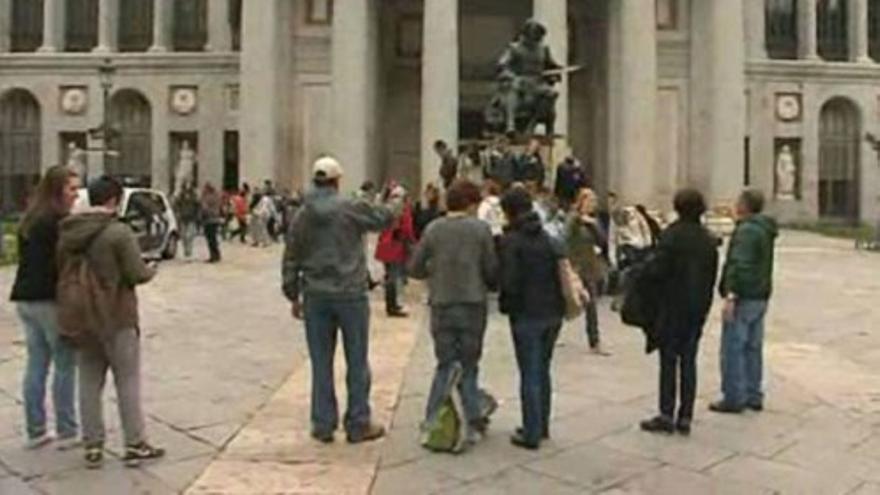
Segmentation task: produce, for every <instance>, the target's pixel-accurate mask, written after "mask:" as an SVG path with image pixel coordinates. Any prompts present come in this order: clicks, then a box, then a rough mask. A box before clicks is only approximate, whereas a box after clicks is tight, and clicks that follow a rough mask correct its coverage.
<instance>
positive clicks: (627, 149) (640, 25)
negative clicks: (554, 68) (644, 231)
mask: <svg viewBox="0 0 880 495" xmlns="http://www.w3.org/2000/svg"><path fill="white" fill-rule="evenodd" d="M725 1H726V0H725ZM615 3H616V5H614V6H612V7H611V8H612V15H616V16H617V19H616V21H617V22H619V31H618V32H619V38H618V40H617V43H618V46H619V50H620V56H619V57H617V58H616V60H612V62H611V63H613V64H619V67H618V69H617V75H618V78H619V80H618V81H617V82H616V83H617V88H618V89H617V91H618V94H619V97H618V98H616V99H615V100H616V101H617V103H618V105H619V108H618V119H617V124H616V127H617V129H616V130H617V133H618V139H617V153H616V155H617V159H618V162H617V163H615V164H614V166H615V168H616V169H617V170H615V171H614V172H613V174H612V177H613V179H612V184H613V186H612V188H613V189H614V190H616V191H617V192H618V194H620V196H621V199H622V200H623V201H624V202H625V203H627V204H632V203H644V204H645V205H646V206H649V207H652V206H660V205H654V204H653V203H654V200H655V194H654V193H655V191H654V155H655V153H656V150H655V136H654V134H655V127H656V112H657V20H656V13H655V10H654V0H626V1H623V2H615ZM612 91H613V89H612Z"/></svg>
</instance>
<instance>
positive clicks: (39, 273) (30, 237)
mask: <svg viewBox="0 0 880 495" xmlns="http://www.w3.org/2000/svg"><path fill="white" fill-rule="evenodd" d="M60 221H61V217H60V216H59V215H56V214H46V215H43V216H42V217H40V218H37V219H35V220H34V222H33V223H32V224H31V225H30V227H29V229H28V232H19V234H18V257H19V260H18V271H16V273H15V282H14V283H13V285H12V296H11V297H10V299H11V300H12V301H16V302H38V301H54V300H55V286H56V285H57V284H58V264H57V262H56V256H55V253H56V249H57V247H58V224H59V222H60Z"/></svg>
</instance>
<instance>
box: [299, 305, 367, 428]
mask: <svg viewBox="0 0 880 495" xmlns="http://www.w3.org/2000/svg"><path fill="white" fill-rule="evenodd" d="M305 324H306V340H307V342H308V346H309V356H310V357H311V362H312V428H313V429H314V430H315V431H316V432H320V433H326V432H332V431H335V430H336V428H337V426H338V424H339V408H338V406H337V402H336V386H335V379H334V376H333V358H334V356H335V354H336V337H337V335H338V333H339V331H340V330H341V332H342V346H343V349H344V351H345V361H346V367H347V369H346V376H345V380H346V386H347V388H348V411H347V412H346V413H345V419H344V421H345V429H346V431H348V432H349V433H356V432H359V431H360V430H361V429H363V428H366V427H367V426H368V425H369V424H370V363H369V330H370V305H369V301H368V300H367V297H366V296H358V297H355V298H352V299H331V298H324V297H317V296H308V295H307V296H306V298H305Z"/></svg>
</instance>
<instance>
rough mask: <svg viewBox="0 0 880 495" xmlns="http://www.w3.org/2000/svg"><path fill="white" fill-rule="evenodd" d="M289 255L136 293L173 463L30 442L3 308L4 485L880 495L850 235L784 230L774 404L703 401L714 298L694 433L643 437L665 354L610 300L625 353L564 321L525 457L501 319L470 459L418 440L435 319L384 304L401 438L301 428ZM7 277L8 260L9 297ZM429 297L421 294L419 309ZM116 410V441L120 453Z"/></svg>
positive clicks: (157, 410)
mask: <svg viewBox="0 0 880 495" xmlns="http://www.w3.org/2000/svg"><path fill="white" fill-rule="evenodd" d="M279 256H280V249H279V248H272V249H267V250H253V249H250V248H242V247H239V246H238V245H236V246H234V247H229V249H227V253H226V260H225V262H224V264H222V265H219V266H208V265H204V264H202V263H183V262H173V263H169V264H165V265H163V266H162V272H161V275H160V277H159V278H157V280H156V281H155V283H154V284H151V285H150V286H147V287H145V288H144V290H142V291H141V303H142V308H143V311H142V313H143V324H144V325H143V326H144V347H145V348H144V362H145V365H144V376H145V394H146V397H145V409H146V411H147V413H148V415H149V418H150V429H151V432H152V436H153V438H155V440H156V442H157V443H161V444H163V445H164V446H166V447H167V448H168V449H169V457H168V458H167V459H165V460H163V461H161V462H158V463H154V464H152V465H149V466H147V467H145V468H143V469H140V470H127V469H124V468H123V467H121V465H120V463H118V462H115V459H113V458H111V459H109V460H108V462H107V463H106V465H105V467H104V469H103V470H101V471H86V470H84V469H83V468H82V464H81V459H80V453H79V452H66V453H59V452H55V451H53V450H51V449H46V450H43V451H39V452H28V451H24V450H23V449H22V448H21V444H22V439H21V429H22V413H21V406H20V397H21V395H20V390H19V389H20V386H19V382H20V376H21V369H22V366H23V353H24V349H23V346H22V342H21V336H20V330H19V328H18V325H17V322H16V320H15V318H14V315H13V313H12V311H11V307H10V306H9V305H8V304H4V305H2V306H0V494H2V495H7V494H10V495H18V494H32V493H36V494H50V493H52V494H54V493H59V494H64V495H78V494H105V493H106V494H128V493H132V494H163V495H164V494H172V493H181V492H187V493H190V494H199V495H202V494H215V493H217V494H225V493H228V494H263V493H272V494H294V493H302V494H311V493H327V494H340V493H353V494H366V493H374V494H377V495H384V494H399V493H400V494H404V493H405V494H423V493H440V494H495V493H499V494H504V495H514V494H520V493H521V494H534V493H541V494H557V493H558V494H581V493H603V494H615V495H617V494H620V495H623V494H627V495H635V494H772V493H779V494H786V495H788V494H794V495H801V494H840V495H844V494H857V495H864V494H875V493H876V494H880V335H878V334H877V333H876V331H875V329H876V326H877V322H878V316H877V315H878V310H877V308H876V306H877V304H878V298H877V295H878V294H880V279H878V278H877V273H880V256H876V255H870V254H864V253H858V252H855V251H853V250H852V245H851V243H849V242H846V241H838V240H832V239H826V238H821V237H817V236H814V235H810V234H803V233H793V232H786V233H785V234H784V235H783V238H782V240H781V242H780V248H779V252H778V268H777V277H776V282H777V296H776V298H775V299H774V301H773V304H772V309H771V314H770V316H769V319H768V330H767V334H768V335H767V345H766V367H767V371H768V377H767V392H768V397H767V403H766V407H767V409H766V410H765V412H763V413H761V414H755V413H749V414H745V415H743V416H734V417H731V416H718V415H714V414H711V413H709V412H707V411H706V405H707V403H708V401H709V400H711V399H713V398H715V393H716V392H717V390H718V371H717V370H718V362H717V349H718V334H719V321H718V311H717V310H716V311H714V312H713V319H712V321H711V322H710V323H709V325H708V326H707V329H706V337H705V339H704V343H703V346H702V352H701V356H700V372H701V376H700V398H699V401H698V405H697V417H696V423H695V425H694V433H693V435H692V436H691V437H690V438H682V437H657V436H653V435H649V434H645V433H642V432H640V431H638V428H637V422H638V420H640V419H644V418H645V417H647V416H649V415H651V414H653V413H654V410H655V407H656V406H655V403H656V390H655V389H656V374H657V362H656V360H657V358H656V356H655V355H651V356H645V355H644V353H643V340H642V337H641V335H640V332H638V331H637V330H635V329H632V328H628V327H624V326H622V325H620V324H619V322H618V318H617V315H616V314H614V313H611V312H610V310H609V309H608V304H607V302H603V306H602V308H601V312H600V319H601V323H602V325H603V326H602V330H603V336H604V338H605V342H606V344H607V345H608V347H609V348H610V350H611V351H612V352H613V356H611V357H596V356H593V355H590V354H588V353H587V352H586V348H587V345H586V337H585V335H584V331H583V328H582V326H583V325H582V323H581V322H575V323H572V324H571V325H568V326H567V328H566V329H565V330H564V332H563V336H562V339H561V342H560V345H559V347H558V349H557V357H556V361H555V363H556V365H555V379H556V396H555V418H554V421H553V423H552V432H551V433H552V436H553V439H552V440H550V441H549V442H547V443H546V444H545V447H544V448H543V449H542V450H541V451H539V452H535V453H532V452H525V451H521V450H519V449H515V448H513V447H511V446H510V445H509V442H508V434H509V432H510V431H511V430H512V429H513V428H515V427H516V426H517V425H518V421H519V405H518V400H517V376H516V367H515V364H514V361H513V356H512V345H511V342H510V336H509V330H508V328H507V325H506V322H505V320H504V319H503V318H502V317H500V316H495V317H493V318H492V320H491V322H490V329H489V332H488V337H487V347H486V352H485V358H484V363H483V368H482V377H483V381H484V384H485V386H486V387H487V388H489V389H490V390H491V391H492V392H493V393H494V394H495V395H496V396H497V397H498V398H499V399H500V400H501V402H502V405H501V408H500V410H499V411H498V412H497V413H496V416H495V418H494V421H493V424H492V428H491V431H490V434H489V437H488V439H487V440H486V441H485V442H484V443H482V444H480V445H479V446H477V447H476V448H475V449H474V450H473V451H472V452H469V453H468V454H466V455H463V456H449V455H439V454H430V453H428V452H426V451H424V450H422V449H421V448H420V447H419V446H418V441H417V437H418V432H417V425H418V423H419V421H420V420H421V415H422V411H423V407H424V402H425V394H426V391H427V388H428V383H429V380H430V377H431V372H432V367H433V358H432V354H431V346H430V338H429V336H428V335H427V332H426V329H425V328H426V314H425V312H424V311H415V314H413V316H412V317H411V318H410V319H408V320H396V321H394V322H389V321H388V320H386V319H384V318H383V317H382V315H381V312H380V311H374V315H375V317H376V318H375V320H374V331H373V342H372V349H371V352H372V356H373V361H374V365H373V368H374V369H373V371H374V409H375V412H376V416H377V418H378V419H379V420H380V421H382V422H384V423H385V424H386V425H390V427H391V433H390V436H389V437H388V438H387V439H386V440H384V441H382V442H379V443H375V444H372V445H364V446H358V447H349V446H347V445H345V443H344V441H342V438H341V436H337V442H336V443H335V444H333V445H330V446H323V445H321V446H319V445H316V444H315V443H313V442H311V441H310V440H309V439H308V438H307V432H308V418H307V411H308V405H307V397H308V381H309V374H308V366H303V364H305V363H306V362H307V357H306V352H305V348H304V342H303V336H302V331H301V329H300V328H298V326H297V324H295V323H292V321H291V320H290V318H289V311H288V307H287V305H286V304H285V302H284V300H283V298H282V297H281V295H280V292H279V289H278V271H279V270H278V268H279V263H278V258H279ZM11 276H12V272H11V271H9V270H5V271H2V272H0V291H2V292H3V293H5V292H6V291H7V289H8V286H9V283H10V279H11ZM418 290H419V289H418V287H417V286H416V285H412V286H411V288H410V289H409V292H410V294H409V295H408V299H409V305H410V306H411V308H412V309H417V308H418V304H417V301H418V300H422V299H423V295H422V294H420V293H419V292H418ZM375 296H376V297H377V298H380V296H381V295H380V294H379V293H376V294H375ZM378 308H379V306H374V309H378ZM339 378H341V376H340V377H339ZM110 388H112V387H110ZM340 390H342V389H340ZM113 407H115V405H114V404H108V405H107V412H106V417H107V418H108V420H109V422H110V424H111V425H112V426H113V429H114V433H113V434H112V435H111V440H110V442H109V444H108V445H109V446H110V447H112V448H113V449H115V450H116V451H118V434H117V433H116V430H117V428H116V419H115V416H116V413H115V409H113Z"/></svg>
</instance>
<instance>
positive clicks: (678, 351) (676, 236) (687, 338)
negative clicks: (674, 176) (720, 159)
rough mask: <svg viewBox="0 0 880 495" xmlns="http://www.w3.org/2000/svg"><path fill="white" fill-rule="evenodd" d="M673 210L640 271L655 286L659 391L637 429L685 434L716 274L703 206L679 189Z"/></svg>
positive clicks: (715, 253) (691, 192) (714, 244)
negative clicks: (654, 409)
mask: <svg viewBox="0 0 880 495" xmlns="http://www.w3.org/2000/svg"><path fill="white" fill-rule="evenodd" d="M673 206H674V208H675V212H676V213H677V215H678V220H677V221H675V222H674V223H672V224H671V225H670V226H669V227H668V228H667V229H666V231H665V232H663V233H662V234H661V236H660V240H659V243H658V245H657V249H656V253H655V255H654V256H652V257H651V258H650V259H649V261H648V262H647V264H646V266H645V268H644V271H643V276H644V277H646V280H645V282H646V283H649V284H651V285H652V287H654V288H655V289H654V291H653V292H652V293H653V294H655V298H656V301H655V302H653V305H654V307H656V308H657V311H656V321H655V322H654V324H653V329H654V336H653V339H654V343H655V345H656V346H657V347H658V348H659V355H660V380H659V383H660V387H659V415H657V416H656V417H654V418H651V419H649V420H647V421H643V422H642V423H641V428H642V429H643V430H645V431H649V432H662V433H673V432H674V431H676V430H677V431H678V432H680V433H682V434H684V435H688V434H690V432H691V423H692V420H693V417H694V400H695V399H696V391H697V353H698V350H699V345H700V338H701V336H702V334H703V326H704V325H705V323H706V317H707V315H708V314H709V310H710V308H711V307H712V295H713V291H714V288H715V279H716V274H717V271H718V247H717V246H718V241H717V240H716V239H715V238H714V237H713V236H712V234H711V233H710V232H709V231H708V230H707V229H706V228H705V227H703V225H702V224H701V223H700V218H701V217H702V215H703V214H704V213H705V212H706V202H705V200H704V199H703V195H702V194H701V193H700V192H699V191H697V190H694V189H683V190H681V191H679V192H678V193H677V194H676V195H675V199H674V201H673ZM676 390H678V393H677V394H676ZM676 395H677V398H678V411H677V415H676Z"/></svg>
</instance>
